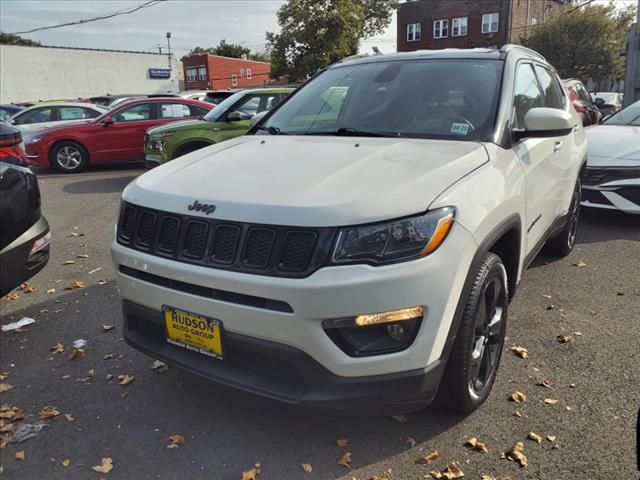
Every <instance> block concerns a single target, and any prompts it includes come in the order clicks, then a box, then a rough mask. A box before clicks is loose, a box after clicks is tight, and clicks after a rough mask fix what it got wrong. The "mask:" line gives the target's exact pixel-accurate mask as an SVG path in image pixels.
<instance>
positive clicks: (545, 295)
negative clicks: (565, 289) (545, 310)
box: [542, 293, 551, 298]
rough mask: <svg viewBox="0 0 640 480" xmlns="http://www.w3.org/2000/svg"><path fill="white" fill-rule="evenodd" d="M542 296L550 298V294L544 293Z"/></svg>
mask: <svg viewBox="0 0 640 480" xmlns="http://www.w3.org/2000/svg"><path fill="white" fill-rule="evenodd" d="M542 297H543V298H551V295H549V294H548V293H545V294H544V295H542Z"/></svg>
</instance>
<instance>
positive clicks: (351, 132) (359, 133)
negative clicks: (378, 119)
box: [303, 127, 400, 137]
mask: <svg viewBox="0 0 640 480" xmlns="http://www.w3.org/2000/svg"><path fill="white" fill-rule="evenodd" d="M303 135H335V136H337V137H399V136H400V133H398V132H369V131H366V130H358V129H356V128H348V127H341V128H338V129H337V130H325V131H316V132H306V133H304V134H303Z"/></svg>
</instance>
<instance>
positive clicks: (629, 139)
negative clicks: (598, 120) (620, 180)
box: [585, 125, 640, 168]
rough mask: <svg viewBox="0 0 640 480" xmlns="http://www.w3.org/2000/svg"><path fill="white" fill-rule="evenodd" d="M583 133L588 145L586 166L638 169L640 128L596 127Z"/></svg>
mask: <svg viewBox="0 0 640 480" xmlns="http://www.w3.org/2000/svg"><path fill="white" fill-rule="evenodd" d="M585 132H586V133H587V140H588V145H589V153H588V156H587V166H589V167H592V168H606V167H614V168H620V167H640V127H633V126H626V125H598V126H594V127H589V128H587V129H585Z"/></svg>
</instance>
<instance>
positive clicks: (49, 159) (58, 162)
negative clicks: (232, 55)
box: [26, 97, 214, 173]
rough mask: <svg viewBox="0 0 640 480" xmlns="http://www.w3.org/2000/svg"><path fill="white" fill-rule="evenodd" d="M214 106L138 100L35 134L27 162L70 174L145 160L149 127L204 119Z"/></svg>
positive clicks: (29, 143)
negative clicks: (91, 168) (97, 166)
mask: <svg viewBox="0 0 640 480" xmlns="http://www.w3.org/2000/svg"><path fill="white" fill-rule="evenodd" d="M213 107H214V105H212V104H210V103H205V102H199V101H197V100H189V99H185V98H174V97H164V98H162V97H160V98H144V99H138V100H133V101H130V102H127V103H124V104H122V105H119V106H118V107H116V108H114V109H113V110H111V111H109V112H107V113H105V114H104V115H101V116H99V117H97V118H95V119H93V120H91V121H89V122H86V123H75V124H67V125H63V126H59V127H52V128H49V129H46V130H42V131H39V132H36V133H34V134H33V135H32V136H31V137H30V138H28V139H26V149H27V161H28V162H29V164H30V165H33V166H40V167H42V166H52V167H54V168H57V169H58V170H60V171H62V172H65V173H75V172H80V171H82V170H84V169H86V168H87V166H89V164H90V163H96V164H97V163H115V162H141V161H143V160H144V135H145V133H146V131H147V129H148V128H151V127H155V126H156V125H162V124H164V123H169V122H175V121H177V120H181V119H193V118H199V117H202V116H203V115H205V114H206V113H207V112H208V111H209V110H211V109H212V108H213Z"/></svg>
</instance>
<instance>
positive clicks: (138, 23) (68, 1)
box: [0, 0, 636, 58]
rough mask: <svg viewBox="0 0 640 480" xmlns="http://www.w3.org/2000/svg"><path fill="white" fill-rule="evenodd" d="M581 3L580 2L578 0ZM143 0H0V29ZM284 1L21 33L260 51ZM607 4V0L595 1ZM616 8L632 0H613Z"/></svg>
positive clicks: (95, 42)
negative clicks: (239, 46) (236, 46)
mask: <svg viewBox="0 0 640 480" xmlns="http://www.w3.org/2000/svg"><path fill="white" fill-rule="evenodd" d="M582 1H584V0H582ZM142 3H143V0H0V30H2V31H4V32H10V33H13V32H17V31H22V30H29V29H31V28H34V27H40V26H47V25H53V24H57V23H64V22H69V21H76V20H81V19H85V18H89V17H93V16H97V15H101V14H105V13H111V12H114V11H117V10H122V9H128V8H132V7H135V6H137V5H140V4H142ZM283 3H285V2H284V0H168V1H167V2H166V3H161V4H158V5H156V6H153V7H151V8H147V9H143V10H140V11H137V12H135V13H132V14H129V15H122V16H118V17H115V18H111V19H107V20H100V21H97V22H94V23H89V24H86V25H77V26H71V27H64V28H59V29H55V30H45V31H43V32H37V33H33V34H28V35H23V36H24V37H26V38H31V39H33V40H38V41H40V42H42V43H44V44H47V45H61V46H69V47H86V48H107V49H120V50H143V51H155V52H157V51H158V45H161V46H162V47H163V51H164V52H165V53H166V45H167V40H166V32H168V31H170V32H171V51H172V52H174V53H175V54H176V55H177V57H178V58H180V57H182V56H183V55H185V54H186V53H188V51H189V50H191V48H193V47H195V46H201V47H212V46H215V45H217V44H218V42H219V41H220V40H222V39H226V40H227V42H232V43H243V44H244V45H245V46H247V47H248V48H251V49H252V50H259V51H261V50H264V47H265V32H267V31H271V32H273V31H278V24H277V22H276V12H277V10H278V8H279V7H280V6H281V5H282V4H283ZM596 3H608V0H596ZM615 3H616V4H617V5H619V6H620V7H624V6H627V5H630V4H634V3H636V0H615ZM374 45H375V46H377V47H378V48H379V49H380V50H381V51H382V52H384V53H388V52H394V51H395V50H396V18H395V15H394V18H393V22H392V23H391V25H390V26H389V28H387V30H386V31H385V32H384V33H383V34H381V35H378V36H376V37H374V38H371V39H368V40H365V41H363V42H361V45H360V50H361V51H362V52H371V47H372V46H374Z"/></svg>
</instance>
